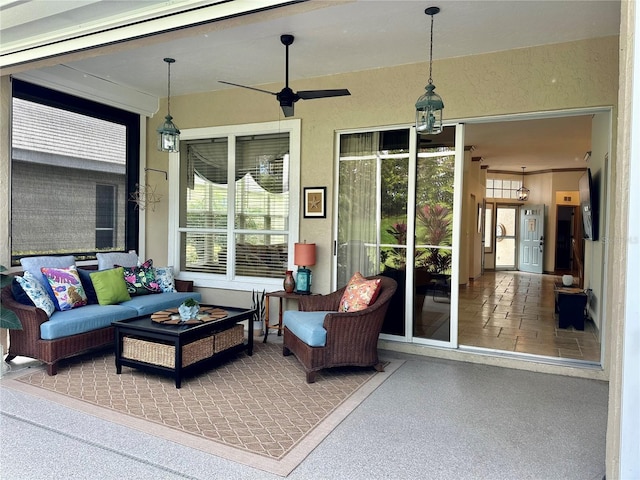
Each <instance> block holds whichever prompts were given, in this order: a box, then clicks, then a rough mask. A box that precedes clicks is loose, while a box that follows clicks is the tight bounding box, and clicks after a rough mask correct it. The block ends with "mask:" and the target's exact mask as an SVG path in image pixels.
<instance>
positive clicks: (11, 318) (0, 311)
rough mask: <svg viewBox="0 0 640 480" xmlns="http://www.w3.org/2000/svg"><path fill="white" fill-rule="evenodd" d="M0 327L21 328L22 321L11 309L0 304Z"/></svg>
mask: <svg viewBox="0 0 640 480" xmlns="http://www.w3.org/2000/svg"><path fill="white" fill-rule="evenodd" d="M0 328H8V329H12V330H22V323H20V319H19V318H18V316H17V315H16V314H15V313H14V312H13V311H12V310H9V309H8V308H5V307H3V306H0Z"/></svg>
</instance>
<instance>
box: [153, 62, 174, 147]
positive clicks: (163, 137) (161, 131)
mask: <svg viewBox="0 0 640 480" xmlns="http://www.w3.org/2000/svg"><path fill="white" fill-rule="evenodd" d="M164 61H165V62H166V63H167V71H168V74H167V116H166V117H164V123H163V124H162V125H160V126H159V127H158V130H157V132H158V150H160V151H161V152H178V151H180V130H178V127H176V125H175V124H174V123H173V122H172V120H173V117H172V116H171V64H172V63H174V62H175V60H174V59H173V58H165V59H164Z"/></svg>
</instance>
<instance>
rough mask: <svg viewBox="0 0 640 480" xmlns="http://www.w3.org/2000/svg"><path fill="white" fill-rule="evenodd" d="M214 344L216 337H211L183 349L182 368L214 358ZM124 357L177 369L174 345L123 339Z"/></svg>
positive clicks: (130, 338) (129, 338)
mask: <svg viewBox="0 0 640 480" xmlns="http://www.w3.org/2000/svg"><path fill="white" fill-rule="evenodd" d="M213 343H214V335H211V336H209V337H205V338H201V339H200V340H196V341H195V342H192V343H188V344H187V345H185V346H184V347H182V366H183V367H187V366H189V365H192V364H194V363H196V362H199V361H200V360H204V359H205V358H209V357H211V356H213ZM122 357H123V358H128V359H130V360H137V361H139V362H145V363H150V364H152V365H160V366H162V367H167V368H175V364H176V362H175V360H176V349H175V346H174V345H167V344H164V343H158V342H150V341H148V340H141V339H139V338H134V337H124V338H123V339H122Z"/></svg>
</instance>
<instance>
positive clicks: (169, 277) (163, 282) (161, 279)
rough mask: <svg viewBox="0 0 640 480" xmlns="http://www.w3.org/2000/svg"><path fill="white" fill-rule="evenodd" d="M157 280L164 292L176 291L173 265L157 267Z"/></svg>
mask: <svg viewBox="0 0 640 480" xmlns="http://www.w3.org/2000/svg"><path fill="white" fill-rule="evenodd" d="M156 281H157V282H158V285H159V286H160V290H162V292H163V293H167V292H175V291H176V282H175V279H174V277H173V267H156Z"/></svg>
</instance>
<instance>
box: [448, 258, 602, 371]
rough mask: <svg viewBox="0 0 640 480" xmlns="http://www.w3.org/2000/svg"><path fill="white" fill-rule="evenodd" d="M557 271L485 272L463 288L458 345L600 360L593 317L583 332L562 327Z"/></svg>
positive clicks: (461, 290)
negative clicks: (557, 311) (557, 308)
mask: <svg viewBox="0 0 640 480" xmlns="http://www.w3.org/2000/svg"><path fill="white" fill-rule="evenodd" d="M556 281H560V277H558V276H555V275H538V274H530V273H524V272H501V271H498V272H485V274H484V275H483V276H482V277H480V278H479V279H477V280H474V281H471V282H470V283H469V285H468V286H465V287H461V288H460V301H459V308H460V310H459V313H458V323H459V333H458V335H459V343H460V345H469V346H476V347H483V348H491V349H496V350H506V351H512V352H520V353H530V354H535V355H544V356H549V357H559V358H571V359H578V360H585V361H589V362H599V360H600V341H599V337H598V332H597V330H596V327H595V325H594V323H593V322H592V321H591V320H588V321H585V329H584V331H579V330H576V329H574V328H573V327H569V328H566V329H565V328H558V318H557V315H556V314H555V306H554V305H555V304H554V283H555V282H556Z"/></svg>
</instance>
